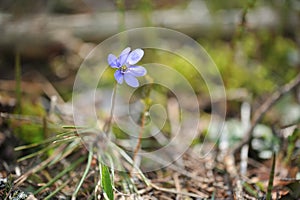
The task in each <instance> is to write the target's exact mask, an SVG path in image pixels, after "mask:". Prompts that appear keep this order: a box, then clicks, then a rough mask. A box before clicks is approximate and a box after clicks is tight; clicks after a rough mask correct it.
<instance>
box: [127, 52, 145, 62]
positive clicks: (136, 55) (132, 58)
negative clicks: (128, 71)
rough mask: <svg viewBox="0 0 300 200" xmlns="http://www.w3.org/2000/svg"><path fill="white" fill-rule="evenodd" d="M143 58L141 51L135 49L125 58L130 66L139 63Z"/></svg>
mask: <svg viewBox="0 0 300 200" xmlns="http://www.w3.org/2000/svg"><path fill="white" fill-rule="evenodd" d="M143 56H144V51H143V50H142V49H136V50H134V51H132V52H131V53H130V54H129V56H128V58H127V62H128V63H129V64H130V65H134V64H136V63H137V62H139V61H140V60H141V59H142V57H143Z"/></svg>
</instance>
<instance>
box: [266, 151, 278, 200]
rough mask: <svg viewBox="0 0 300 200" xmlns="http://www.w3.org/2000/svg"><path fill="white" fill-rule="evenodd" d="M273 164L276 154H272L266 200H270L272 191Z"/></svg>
mask: <svg viewBox="0 0 300 200" xmlns="http://www.w3.org/2000/svg"><path fill="white" fill-rule="evenodd" d="M275 163H276V154H275V153H273V162H272V169H271V172H270V179H269V184H268V191H267V196H266V200H272V189H273V181H274V175H275Z"/></svg>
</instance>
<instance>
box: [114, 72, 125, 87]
mask: <svg viewBox="0 0 300 200" xmlns="http://www.w3.org/2000/svg"><path fill="white" fill-rule="evenodd" d="M114 75H115V79H116V81H117V82H118V83H119V84H122V83H123V78H124V75H123V74H122V73H121V71H120V70H117V71H116V72H115V74H114Z"/></svg>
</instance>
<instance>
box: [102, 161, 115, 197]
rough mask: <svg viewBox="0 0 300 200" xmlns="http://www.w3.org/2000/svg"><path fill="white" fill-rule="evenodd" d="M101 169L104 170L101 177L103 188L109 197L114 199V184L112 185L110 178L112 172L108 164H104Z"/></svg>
mask: <svg viewBox="0 0 300 200" xmlns="http://www.w3.org/2000/svg"><path fill="white" fill-rule="evenodd" d="M101 171H102V173H101V175H102V177H101V179H102V187H103V190H104V192H105V193H106V195H107V197H108V199H109V200H113V199H114V192H113V186H112V182H111V179H110V173H109V170H108V168H107V166H105V165H102V168H101Z"/></svg>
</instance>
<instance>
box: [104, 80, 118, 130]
mask: <svg viewBox="0 0 300 200" xmlns="http://www.w3.org/2000/svg"><path fill="white" fill-rule="evenodd" d="M116 93H117V83H116V84H115V86H114V89H113V93H112V100H111V107H110V116H109V118H108V120H107V122H106V123H105V124H104V126H103V132H104V133H105V134H106V135H108V133H109V131H110V129H111V124H112V118H113V115H114V109H115V103H116Z"/></svg>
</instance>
